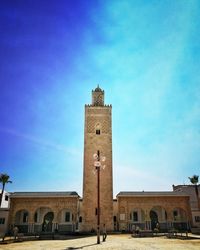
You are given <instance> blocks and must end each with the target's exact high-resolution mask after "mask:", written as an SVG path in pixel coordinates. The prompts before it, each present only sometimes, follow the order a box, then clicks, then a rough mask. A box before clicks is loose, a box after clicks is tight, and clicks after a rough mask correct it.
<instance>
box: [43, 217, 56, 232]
mask: <svg viewBox="0 0 200 250" xmlns="http://www.w3.org/2000/svg"><path fill="white" fill-rule="evenodd" d="M53 218H54V213H53V212H47V213H46V214H45V216H44V220H43V223H42V231H43V232H51V231H52V222H53Z"/></svg>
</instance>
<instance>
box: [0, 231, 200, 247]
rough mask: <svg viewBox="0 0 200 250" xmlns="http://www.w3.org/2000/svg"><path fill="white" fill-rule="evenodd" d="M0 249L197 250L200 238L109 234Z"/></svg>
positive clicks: (39, 241) (15, 244)
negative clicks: (101, 237) (103, 237)
mask: <svg viewBox="0 0 200 250" xmlns="http://www.w3.org/2000/svg"><path fill="white" fill-rule="evenodd" d="M0 249H1V250H54V249H55V250H73V249H84V250H87V249H108V250H109V249H112V250H121V249H124V250H169V249H170V250H197V249H198V250H199V249H200V238H196V239H185V240H183V239H168V238H166V237H164V236H163V237H151V238H132V237H131V236H130V235H127V234H123V235H109V236H108V237H107V240H106V242H101V244H100V245H97V244H96V236H92V237H85V238H75V239H68V240H36V241H25V242H16V243H11V244H1V245H0Z"/></svg>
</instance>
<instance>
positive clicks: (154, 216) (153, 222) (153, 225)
mask: <svg viewBox="0 0 200 250" xmlns="http://www.w3.org/2000/svg"><path fill="white" fill-rule="evenodd" d="M150 219H151V229H152V230H154V228H156V224H157V223H158V215H157V213H156V212H155V211H154V210H151V211H150Z"/></svg>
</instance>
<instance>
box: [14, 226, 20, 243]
mask: <svg viewBox="0 0 200 250" xmlns="http://www.w3.org/2000/svg"><path fill="white" fill-rule="evenodd" d="M18 232H19V229H18V227H17V226H15V227H14V228H13V235H14V239H15V240H16V239H17V236H18Z"/></svg>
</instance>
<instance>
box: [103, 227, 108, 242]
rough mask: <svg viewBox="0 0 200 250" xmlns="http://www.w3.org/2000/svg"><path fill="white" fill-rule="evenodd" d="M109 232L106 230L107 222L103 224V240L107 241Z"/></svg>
mask: <svg viewBox="0 0 200 250" xmlns="http://www.w3.org/2000/svg"><path fill="white" fill-rule="evenodd" d="M106 238H107V232H106V224H103V241H106Z"/></svg>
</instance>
